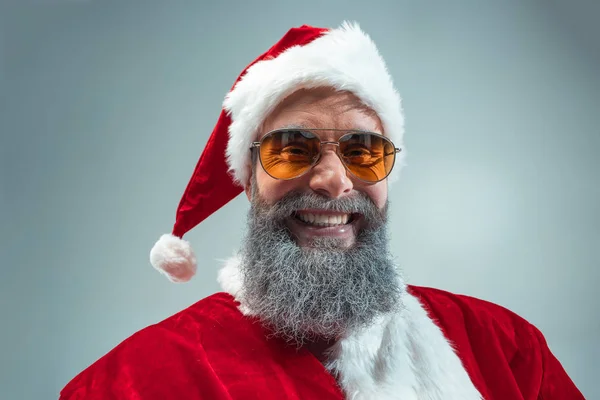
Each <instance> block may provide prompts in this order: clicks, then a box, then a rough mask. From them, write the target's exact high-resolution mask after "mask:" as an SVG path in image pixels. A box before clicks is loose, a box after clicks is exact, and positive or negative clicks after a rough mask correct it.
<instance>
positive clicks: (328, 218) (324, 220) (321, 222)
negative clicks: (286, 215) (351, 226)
mask: <svg viewBox="0 0 600 400" xmlns="http://www.w3.org/2000/svg"><path fill="white" fill-rule="evenodd" d="M297 216H298V218H299V219H300V220H302V221H304V222H306V223H309V224H312V225H316V226H336V225H345V224H346V223H348V219H350V215H348V214H344V215H323V214H310V213H301V214H300V213H299V214H297Z"/></svg>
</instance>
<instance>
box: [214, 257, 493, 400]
mask: <svg viewBox="0 0 600 400" xmlns="http://www.w3.org/2000/svg"><path fill="white" fill-rule="evenodd" d="M239 263H240V260H239V258H237V257H234V258H231V259H229V260H228V261H227V262H226V263H225V265H224V267H223V268H222V269H221V270H220V272H219V278H218V281H219V283H220V284H221V286H222V288H223V290H225V291H226V292H228V293H230V294H231V295H232V296H234V297H235V299H236V300H237V301H238V302H240V304H241V306H240V311H241V312H242V313H243V314H244V315H252V311H251V310H249V309H248V308H247V307H246V306H245V305H244V291H243V287H242V282H241V276H240V273H239ZM402 302H403V306H404V307H403V309H402V311H400V312H399V313H397V314H391V315H387V316H385V317H382V318H379V320H378V321H376V323H375V324H373V325H372V326H371V327H369V328H368V329H366V330H364V331H362V332H357V333H352V334H350V335H348V336H347V337H346V338H344V339H341V340H340V341H339V342H337V343H336V344H335V345H334V346H333V347H332V348H331V349H330V352H329V355H330V357H329V361H328V362H327V363H326V364H325V367H326V368H327V369H328V370H329V371H330V372H331V373H332V374H333V375H336V376H337V377H338V381H339V383H340V386H341V387H342V389H343V391H344V393H345V395H346V398H347V399H352V400H367V399H368V400H371V399H377V400H388V399H389V400H391V399H403V400H417V399H427V400H481V399H482V397H481V395H480V394H479V392H478V391H477V389H476V388H475V386H474V385H473V383H472V382H471V379H470V378H469V375H468V374H467V372H466V370H465V369H464V366H463V365H462V362H461V360H460V358H459V357H458V355H456V353H455V352H454V349H453V348H452V346H451V344H450V343H449V342H448V340H447V339H446V337H445V336H444V334H443V332H442V331H441V330H440V329H439V327H438V326H437V325H435V324H434V322H433V321H432V320H431V318H430V317H429V316H428V314H427V312H426V311H425V309H424V308H423V307H422V305H421V304H420V303H419V301H418V299H417V298H416V297H414V296H413V295H411V294H410V293H408V292H405V294H404V296H403V298H402Z"/></svg>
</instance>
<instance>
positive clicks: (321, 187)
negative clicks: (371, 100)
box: [246, 88, 387, 247]
mask: <svg viewBox="0 0 600 400" xmlns="http://www.w3.org/2000/svg"><path fill="white" fill-rule="evenodd" d="M290 126H295V127H296V126H301V127H307V128H331V129H360V130H365V131H370V132H375V133H383V130H382V125H381V121H380V119H379V118H378V117H377V116H376V115H375V114H374V113H373V112H371V111H370V110H368V109H367V108H366V107H364V106H363V105H362V103H361V102H360V100H359V99H358V98H356V97H355V96H354V95H352V94H350V93H347V92H336V91H334V90H331V89H326V88H323V89H313V90H300V91H297V92H296V93H294V94H293V95H291V96H290V97H288V98H287V99H286V100H284V101H283V102H282V103H281V104H280V105H279V106H278V107H277V108H276V109H275V110H274V111H273V112H272V113H271V114H270V115H269V116H268V117H267V118H266V120H265V122H264V124H263V126H262V129H261V133H260V136H262V135H263V134H265V133H267V132H269V131H271V130H274V129H280V128H286V127H290ZM343 134H344V132H339V131H337V132H336V131H321V132H320V133H319V136H320V138H321V140H323V141H337V140H338V138H339V137H340V136H341V135H343ZM258 139H259V138H257V140H258ZM256 162H257V165H256V168H255V169H254V170H255V173H256V176H255V182H256V185H257V187H256V188H255V190H256V191H257V192H258V195H259V196H260V198H261V200H262V201H264V202H265V203H267V204H274V203H276V202H277V201H278V200H280V199H281V198H282V197H284V196H285V195H286V194H287V193H289V192H292V191H296V192H301V193H316V194H319V195H322V196H326V197H328V198H330V199H341V198H344V197H349V196H354V195H356V194H357V192H361V193H363V194H365V195H366V196H367V197H368V198H370V199H371V201H372V202H373V203H374V204H375V206H376V207H377V208H378V209H380V210H382V209H383V208H384V206H385V204H386V201H387V182H386V180H383V181H381V182H378V183H374V184H372V183H371V184H369V183H366V182H364V181H361V180H359V179H357V178H355V177H354V176H352V175H351V174H349V173H348V172H347V171H346V169H345V167H344V165H343V164H342V161H341V160H340V158H339V157H338V156H337V154H336V147H335V146H332V145H324V146H323V150H322V155H321V159H320V160H319V162H318V164H317V165H315V166H314V167H313V168H312V170H310V171H309V172H308V173H306V174H304V175H302V176H301V177H299V178H296V179H292V180H287V181H286V180H277V179H274V178H272V177H271V176H269V175H268V174H267V173H266V172H265V171H264V170H263V169H262V167H261V166H260V161H258V157H257V160H256ZM246 193H247V194H248V197H249V198H250V199H251V198H252V191H251V190H250V188H248V190H247V191H246ZM326 216H329V217H337V218H332V219H330V221H331V223H338V224H337V225H335V226H328V227H323V226H318V225H316V224H315V222H321V221H324V217H326ZM298 217H299V218H301V219H302V221H300V220H299V218H298ZM347 220H349V223H347V222H346V221H347ZM311 222H312V223H311ZM365 223H366V221H365V220H364V218H360V216H349V215H344V214H341V213H334V212H331V211H324V210H318V209H312V210H297V214H296V217H294V216H290V217H289V219H288V221H287V226H288V228H289V230H290V232H291V233H292V235H293V236H294V238H295V240H296V241H297V243H298V244H299V245H301V246H310V243H311V242H312V241H313V239H315V238H321V237H324V238H327V237H330V238H335V239H336V242H337V243H338V244H339V245H340V246H342V247H350V246H352V245H353V244H354V243H355V242H356V236H357V234H358V232H360V230H361V229H364V227H365Z"/></svg>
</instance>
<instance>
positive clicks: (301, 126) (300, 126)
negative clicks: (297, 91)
mask: <svg viewBox="0 0 600 400" xmlns="http://www.w3.org/2000/svg"><path fill="white" fill-rule="evenodd" d="M277 129H309V130H310V129H332V130H336V129H334V128H315V127H311V126H309V125H305V124H303V123H295V124H286V125H283V126H282V127H280V128H277ZM337 130H347V131H356V132H364V133H373V132H375V131H373V130H370V129H365V128H363V127H360V126H359V127H356V128H349V129H337Z"/></svg>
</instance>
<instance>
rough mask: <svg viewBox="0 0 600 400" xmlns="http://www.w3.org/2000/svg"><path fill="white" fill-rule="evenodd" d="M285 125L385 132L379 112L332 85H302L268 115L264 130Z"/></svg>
mask: <svg viewBox="0 0 600 400" xmlns="http://www.w3.org/2000/svg"><path fill="white" fill-rule="evenodd" d="M285 126H304V127H307V128H308V127H310V128H336V129H361V130H368V131H374V132H379V133H383V128H382V124H381V120H380V119H379V117H378V116H377V114H376V113H375V112H374V111H373V110H372V109H371V108H369V107H367V106H366V105H365V104H364V103H362V102H361V101H360V99H359V98H358V97H356V96H355V95H354V94H352V93H350V92H346V91H336V90H335V89H332V88H317V89H301V90H298V91H296V92H294V93H293V94H291V95H290V96H288V97H287V98H285V99H284V100H283V101H282V102H281V103H279V104H278V105H277V107H276V108H275V109H274V110H273V111H272V112H271V113H270V114H269V115H268V116H267V118H266V119H265V121H264V123H263V129H262V131H263V133H264V132H267V131H269V130H273V129H278V128H282V127H285Z"/></svg>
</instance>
